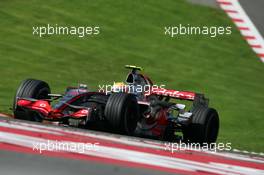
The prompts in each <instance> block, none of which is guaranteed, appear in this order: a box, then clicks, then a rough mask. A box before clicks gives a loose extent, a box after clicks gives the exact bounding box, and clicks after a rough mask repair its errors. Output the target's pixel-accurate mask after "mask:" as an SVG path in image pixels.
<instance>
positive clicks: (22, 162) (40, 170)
mask: <svg viewBox="0 0 264 175" xmlns="http://www.w3.org/2000/svg"><path fill="white" fill-rule="evenodd" d="M0 157H1V159H0V167H1V168H0V174H3V175H15V174H17V175H31V174H32V175H35V174H38V175H48V174H54V175H78V174H80V175H84V174H93V175H101V174H102V175H107V174H110V175H111V174H113V175H122V174H136V175H147V174H152V175H162V174H170V173H163V172H159V171H152V170H148V169H139V168H129V167H124V166H118V165H110V164H104V163H98V162H94V161H80V160H74V159H64V158H56V157H47V156H41V155H31V154H25V153H16V152H8V151H0Z"/></svg>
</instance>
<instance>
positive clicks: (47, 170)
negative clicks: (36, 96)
mask: <svg viewBox="0 0 264 175" xmlns="http://www.w3.org/2000/svg"><path fill="white" fill-rule="evenodd" d="M48 140H49V141H52V142H55V141H56V142H57V141H58V142H60V143H62V142H63V143H93V142H98V143H99V144H100V145H99V147H98V148H99V149H97V150H88V151H85V152H82V153H81V152H77V151H73V150H70V151H69V150H60V151H58V150H43V151H42V153H41V154H40V151H39V150H36V149H35V150H34V148H35V147H34V146H33V145H34V144H35V143H41V142H42V143H43V142H47V141H48ZM164 148H165V146H164V143H162V142H159V141H153V140H149V139H142V138H136V137H127V136H121V135H115V134H109V133H103V132H97V131H89V130H83V129H76V128H68V127H67V128H65V127H62V126H52V125H50V124H49V125H47V124H40V123H36V122H27V121H22V120H14V119H12V118H8V117H0V157H1V159H0V173H1V174H5V175H8V174H20V175H24V174H25V175H26V174H27V175H30V174H40V175H42V174H45V175H46V174H55V175H57V174H63V175H67V174H75V175H78V174H88V173H89V174H95V175H98V174H110V175H112V174H113V175H114V174H137V175H140V174H144V175H147V174H151V175H162V174H209V173H210V174H264V157H259V156H252V155H251V156H249V155H239V154H234V153H228V152H221V153H212V152H210V153H209V152H201V151H193V150H185V151H182V150H177V151H175V152H174V153H171V151H170V150H166V149H164Z"/></svg>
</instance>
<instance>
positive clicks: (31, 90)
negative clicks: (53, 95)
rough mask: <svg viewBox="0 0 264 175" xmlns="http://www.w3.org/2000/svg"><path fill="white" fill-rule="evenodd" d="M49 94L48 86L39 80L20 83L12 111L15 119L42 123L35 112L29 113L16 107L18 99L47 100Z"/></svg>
mask: <svg viewBox="0 0 264 175" xmlns="http://www.w3.org/2000/svg"><path fill="white" fill-rule="evenodd" d="M48 94H50V87H49V85H48V84H47V83H46V82H44V81H41V80H35V79H26V80H24V81H22V82H21V84H20V86H19V87H18V89H17V91H16V95H15V97H14V103H13V110H14V116H15V118H17V119H23V120H30V121H39V122H40V121H42V117H41V116H40V115H39V114H38V113H36V112H30V111H28V110H25V109H21V108H20V107H19V106H17V100H18V98H34V99H47V98H48Z"/></svg>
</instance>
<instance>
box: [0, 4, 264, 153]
mask: <svg viewBox="0 0 264 175" xmlns="http://www.w3.org/2000/svg"><path fill="white" fill-rule="evenodd" d="M143 2H144V3H143ZM0 7H1V8H0V19H1V20H0V69H1V71H0V76H1V78H0V81H1V83H0V110H1V111H7V109H8V107H10V106H11V104H12V99H13V95H14V93H15V90H16V88H17V86H18V85H19V83H20V81H21V80H23V79H26V78H29V77H31V78H37V79H42V80H45V81H47V82H49V83H50V86H51V87H52V90H53V92H62V91H63V90H64V88H65V86H67V85H76V84H77V83H78V82H84V83H88V84H89V85H90V87H92V88H94V89H96V87H97V85H98V84H103V83H111V82H112V81H114V80H115V81H122V80H124V78H125V74H126V70H125V69H124V68H123V65H125V64H135V65H140V66H142V67H144V68H145V72H146V73H147V74H148V75H149V76H150V77H152V79H153V80H154V81H155V83H156V84H166V85H167V87H168V88H175V89H184V90H191V91H197V92H203V93H205V94H206V96H207V97H209V98H210V99H211V106H213V107H214V108H216V109H217V110H218V111H219V114H220V116H221V130H220V135H219V139H218V141H219V142H231V143H232V147H233V148H238V149H247V150H251V151H264V148H263V145H264V135H263V126H264V122H263V114H264V108H263V101H264V93H263V92H264V86H263V82H264V69H263V68H264V65H263V63H261V62H260V61H259V59H258V58H257V57H256V56H255V54H254V53H253V52H252V51H251V49H250V48H249V47H248V45H247V43H246V42H245V41H244V40H243V39H242V37H241V35H240V34H239V32H238V31H237V30H236V29H235V27H234V25H233V24H232V22H231V21H230V20H229V19H228V18H227V16H226V15H225V14H224V13H223V12H222V11H220V10H217V9H212V8H209V7H203V6H197V5H191V4H188V3H187V2H185V1H184V0H177V1H175V0H164V1H151V0H146V1H139V0H134V1H128V0H115V1H114V0H112V1H110V0H104V1H103V0H97V1H91V0H90V1H87V0H72V1H64V0H57V1H53V0H46V1H40V0H27V1H21V0H9V1H1V2H0ZM48 23H49V24H53V25H55V24H58V25H67V26H69V25H74V26H90V25H98V26H100V27H101V34H100V35H98V36H97V37H85V38H78V37H75V36H48V37H43V38H39V37H37V36H33V35H32V27H33V26H39V25H46V24H48ZM180 23H182V24H185V25H187V24H191V25H193V26H196V25H198V26H201V25H208V26H232V27H233V32H232V35H229V36H220V37H217V38H210V37H208V36H197V35H196V36H181V37H175V38H170V37H168V36H165V35H164V26H175V25H178V24H180Z"/></svg>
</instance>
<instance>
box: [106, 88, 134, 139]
mask: <svg viewBox="0 0 264 175" xmlns="http://www.w3.org/2000/svg"><path fill="white" fill-rule="evenodd" d="M105 117H106V119H107V121H108V122H109V124H110V125H111V127H112V129H113V130H114V131H116V132H118V133H122V134H126V135H132V134H133V133H134V131H135V129H136V126H137V122H138V119H139V106H138V104H137V99H136V97H135V96H134V95H132V94H128V93H113V94H111V95H110V97H109V98H108V101H107V103H106V107H105Z"/></svg>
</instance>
